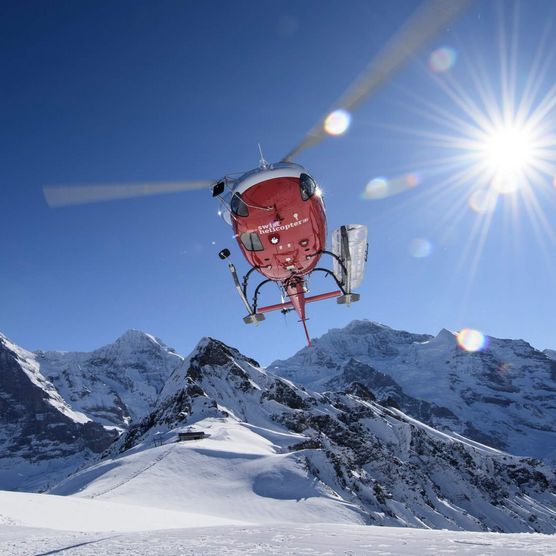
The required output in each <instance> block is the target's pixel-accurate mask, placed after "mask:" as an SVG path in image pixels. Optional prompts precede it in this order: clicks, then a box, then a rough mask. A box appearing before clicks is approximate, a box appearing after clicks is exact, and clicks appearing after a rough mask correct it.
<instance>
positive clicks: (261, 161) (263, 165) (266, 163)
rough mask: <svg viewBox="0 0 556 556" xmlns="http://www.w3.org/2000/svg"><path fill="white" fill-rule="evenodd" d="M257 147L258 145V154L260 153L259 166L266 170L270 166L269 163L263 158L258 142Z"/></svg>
mask: <svg viewBox="0 0 556 556" xmlns="http://www.w3.org/2000/svg"><path fill="white" fill-rule="evenodd" d="M257 145H258V147H259V155H260V157H261V158H260V159H259V168H261V169H263V170H266V169H267V168H270V164H269V163H268V162H267V161H266V160H265V158H264V155H263V149H262V147H261V144H260V143H257Z"/></svg>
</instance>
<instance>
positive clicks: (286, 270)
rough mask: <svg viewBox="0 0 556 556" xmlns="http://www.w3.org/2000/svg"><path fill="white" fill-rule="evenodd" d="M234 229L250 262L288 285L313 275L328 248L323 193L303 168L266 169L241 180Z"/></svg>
mask: <svg viewBox="0 0 556 556" xmlns="http://www.w3.org/2000/svg"><path fill="white" fill-rule="evenodd" d="M231 208H232V226H233V229H234V236H235V238H236V239H237V241H238V244H239V247H240V249H241V251H242V253H243V255H244V256H245V258H246V259H247V261H248V262H249V264H250V265H251V266H253V267H255V268H256V269H257V270H258V271H259V272H260V273H261V274H263V275H264V276H265V277H266V278H268V279H270V280H275V281H278V282H282V283H283V284H287V283H288V282H289V281H291V280H292V279H293V280H295V278H297V277H302V276H305V275H307V274H309V273H310V272H311V271H312V270H313V269H314V268H315V266H316V265H317V263H318V260H319V258H320V256H321V252H322V250H323V249H325V243H326V214H325V210H324V202H323V200H322V195H321V192H320V189H319V188H318V186H317V184H316V182H315V181H314V180H313V178H312V177H311V176H310V175H309V174H308V173H307V172H306V170H305V169H304V168H303V167H301V166H299V165H297V164H280V165H277V167H269V168H261V169H258V170H255V171H252V172H249V173H248V174H245V176H244V177H242V178H240V180H238V182H237V183H236V184H235V187H234V189H233V196H232V200H231Z"/></svg>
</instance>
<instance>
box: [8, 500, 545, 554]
mask: <svg viewBox="0 0 556 556" xmlns="http://www.w3.org/2000/svg"><path fill="white" fill-rule="evenodd" d="M87 503H88V504H90V503H91V502H90V501H88V502H87ZM115 506H116V504H113V507H114V509H115ZM122 508H124V509H125V510H127V508H125V507H124V506H122ZM58 515H59V519H60V523H63V522H64V520H65V518H66V515H67V514H65V513H59V514H58ZM113 516H114V514H113V513H111V514H107V517H109V518H110V517H113ZM86 530H87V529H86ZM100 531H101V532H97V533H87V532H82V533H78V532H67V531H63V530H59V529H34V528H30V527H22V526H15V527H14V526H2V525H0V553H2V555H3V556H38V555H43V556H46V555H47V554H66V553H67V554H71V555H72V556H114V555H115V554H130V555H134V556H170V555H172V556H173V555H178V554H179V555H188V556H222V555H223V554H226V555H227V556H244V555H255V554H256V555H259V556H260V555H261V554H264V555H280V556H294V555H295V556H299V555H300V554H303V555H306V556H322V555H325V554H326V555H327V556H356V555H357V556H362V555H365V556H371V555H380V556H387V555H396V556H414V555H415V554H420V555H423V556H426V555H431V556H432V555H434V556H437V555H440V556H442V555H444V556H445V555H453V554H465V555H466V556H485V555H489V556H553V555H554V554H556V545H555V540H554V537H551V536H549V535H539V534H525V533H522V534H513V535H512V534H500V533H469V532H462V531H457V532H456V531H433V530H423V529H421V530H419V529H403V530H400V529H398V528H390V527H365V526H361V525H333V524H326V525H322V524H310V525H302V524H298V525H295V524H279V523H276V524H272V525H264V526H260V525H259V526H253V525H242V526H237V525H236V526H213V527H203V528H187V529H171V530H152V528H151V527H148V526H147V527H146V528H145V530H144V531H143V532H134V533H125V532H123V533H122V532H120V530H118V529H116V530H110V531H107V532H104V530H102V529H100Z"/></svg>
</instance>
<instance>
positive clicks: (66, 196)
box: [43, 0, 470, 346]
mask: <svg viewBox="0 0 556 556" xmlns="http://www.w3.org/2000/svg"><path fill="white" fill-rule="evenodd" d="M469 3H470V0H449V1H447V0H427V1H425V2H424V3H423V4H421V5H420V6H419V7H418V8H417V10H416V11H415V12H414V13H413V14H412V15H411V16H410V18H409V19H408V20H407V21H406V22H405V24H404V25H403V26H402V27H401V28H400V29H399V30H398V31H397V32H396V34H394V36H393V37H392V38H391V39H390V40H389V41H388V42H387V43H386V45H385V46H384V47H383V48H382V50H381V51H380V52H379V53H378V54H377V56H376V57H375V58H374V59H373V60H372V61H371V63H370V64H369V65H368V66H367V68H366V69H365V70H364V72H363V73H362V74H361V76H360V77H359V78H358V79H356V80H355V82H354V83H353V84H352V85H351V86H350V87H348V89H347V90H346V92H345V93H344V94H343V95H342V96H341V97H340V99H339V100H338V101H337V102H336V103H335V104H334V105H333V107H332V109H331V110H330V111H328V112H327V113H326V114H325V115H324V116H323V117H321V118H320V119H319V120H318V121H317V123H316V124H315V125H314V126H313V128H311V130H310V131H309V132H308V133H307V134H306V135H305V136H304V137H303V139H302V140H301V142H300V143H298V144H297V145H296V146H295V147H294V148H293V149H292V150H291V151H290V152H289V153H288V154H287V155H286V156H284V157H283V158H282V159H281V160H280V161H279V162H276V163H268V162H267V161H266V160H265V159H264V156H263V155H262V151H261V149H260V146H259V152H260V161H259V165H258V167H257V168H254V169H252V170H249V171H247V172H245V173H244V174H242V175H241V176H239V177H233V176H224V177H223V178H221V179H218V180H197V181H186V182H175V183H167V182H165V183H158V182H155V183H144V184H127V185H81V186H46V187H44V188H43V191H44V195H45V198H46V201H47V203H48V205H49V206H51V207H59V206H66V205H74V204H83V203H91V202H99V201H108V200H115V199H124V198H131V197H138V196H148V195H158V194H163V193H175V192H181V191H187V190H193V189H200V188H210V190H211V191H212V196H213V197H214V198H216V199H218V200H219V202H220V206H221V208H220V210H219V213H220V214H221V216H223V218H224V219H225V220H226V222H227V223H228V224H231V226H232V227H233V231H234V237H235V238H236V240H237V243H238V245H239V248H240V250H241V253H242V254H243V256H244V258H245V259H246V261H247V262H248V264H249V265H250V267H251V268H250V270H249V271H248V272H247V273H246V274H245V276H243V278H242V280H241V281H240V279H239V276H238V274H237V270H236V267H235V265H234V264H233V263H231V262H230V263H228V269H229V271H230V273H231V276H232V279H233V283H234V286H235V289H236V290H237V293H238V294H239V297H240V299H241V301H242V302H243V305H244V306H245V309H246V310H247V315H246V316H245V317H243V321H244V322H245V323H246V324H257V323H259V322H261V321H263V320H265V314H266V313H269V312H272V311H281V312H282V313H284V314H285V313H287V312H289V311H295V312H296V313H297V315H298V316H299V319H300V322H301V323H302V325H303V328H304V332H305V336H306V339H307V344H308V345H309V346H310V345H311V338H310V335H309V332H308V329H307V316H306V311H305V306H306V304H308V303H313V302H317V301H322V300H325V299H333V298H335V299H336V301H337V303H338V304H344V305H348V306H349V305H350V304H351V303H354V302H356V301H358V300H359V299H360V296H359V294H357V293H355V292H354V291H353V290H354V289H355V288H357V287H358V286H359V285H360V284H361V282H362V280H363V276H364V267H365V262H366V260H367V251H368V244H367V228H366V227H365V226H364V225H361V224H349V225H344V226H340V227H339V228H338V229H336V230H334V231H333V233H332V247H331V249H330V250H328V249H327V248H326V237H327V227H326V211H325V206H324V200H323V195H322V191H321V189H320V188H319V186H318V184H317V182H316V181H315V179H314V178H313V176H312V175H311V174H310V173H309V172H308V171H307V170H306V169H305V168H304V167H303V166H301V165H299V164H297V163H295V162H293V158H294V157H296V156H297V155H298V154H300V153H301V152H302V151H303V150H305V149H307V148H309V147H313V146H315V145H317V144H318V143H320V142H321V141H322V140H323V139H325V138H326V137H327V136H329V135H340V134H341V133H342V132H343V131H345V129H343V128H344V127H347V126H346V125H345V122H349V119H350V117H351V114H352V113H353V112H354V110H355V109H356V108H357V107H358V106H359V105H360V104H361V103H362V102H363V100H365V99H366V98H368V97H369V96H370V95H371V94H372V93H373V92H374V91H376V90H377V89H378V87H380V85H382V84H383V83H385V82H386V81H387V80H389V79H390V78H391V77H392V76H393V75H394V73H395V72H396V71H397V70H398V69H399V68H400V67H401V66H402V65H403V64H404V63H405V62H406V61H407V60H408V59H409V58H410V57H411V56H412V55H413V54H414V53H415V51H416V50H417V49H419V48H420V47H421V46H423V45H424V44H425V43H426V42H427V41H428V40H430V39H431V38H432V37H433V36H434V35H435V34H436V33H437V32H439V31H440V30H441V29H442V28H443V27H444V26H446V25H448V24H450V22H451V21H453V20H454V19H455V18H456V17H457V16H458V15H459V14H460V13H461V12H462V11H463V9H464V8H465V7H466V6H467V5H468V4H469ZM230 254H231V253H230V250H229V249H227V248H226V249H222V250H221V251H220V252H219V256H220V258H221V259H223V260H225V259H227V258H228V257H229V256H230ZM323 255H327V256H330V257H331V258H332V265H333V266H332V269H329V268H324V267H320V266H318V265H319V261H320V260H321V258H322V256H323ZM255 272H257V273H258V274H259V275H262V277H263V280H262V281H261V282H260V283H259V284H258V285H257V286H256V287H255V289H254V293H253V297H252V300H249V298H248V286H249V280H250V278H251V277H252V276H253V274H254V273H255ZM315 272H322V273H324V274H325V275H326V276H330V277H331V278H332V280H333V282H334V283H335V286H336V288H335V289H333V290H331V291H328V292H324V293H320V294H317V295H312V296H307V295H306V294H307V293H309V288H308V277H309V276H310V275H311V274H312V273H315ZM268 283H277V284H278V286H279V289H280V293H281V302H280V303H276V304H274V305H267V306H263V307H260V306H259V294H260V291H261V288H262V287H263V286H264V285H266V284H268Z"/></svg>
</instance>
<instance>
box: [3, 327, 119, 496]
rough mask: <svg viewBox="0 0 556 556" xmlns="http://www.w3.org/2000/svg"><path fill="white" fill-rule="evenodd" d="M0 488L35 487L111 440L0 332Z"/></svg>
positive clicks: (30, 357)
mask: <svg viewBox="0 0 556 556" xmlns="http://www.w3.org/2000/svg"><path fill="white" fill-rule="evenodd" d="M0 424H1V432H0V488H3V489H19V488H24V489H26V488H29V489H37V488H38V489H40V488H43V487H44V486H46V484H48V483H49V482H50V481H51V480H55V479H59V478H60V476H64V474H68V473H69V472H70V471H73V470H74V469H75V467H76V466H78V465H81V464H82V463H83V462H84V461H87V460H88V459H90V458H91V457H93V456H94V454H98V453H100V452H102V451H103V450H105V449H106V448H107V447H108V446H109V445H110V444H112V442H113V441H114V440H115V438H117V436H118V434H117V433H116V432H115V431H112V430H107V429H105V428H104V427H103V426H102V425H100V424H99V423H95V422H93V421H91V420H90V419H89V418H88V417H87V416H85V415H83V414H82V413H79V412H76V411H73V410H72V409H71V408H70V407H69V406H68V405H67V404H66V403H65V401H64V400H63V399H62V397H61V396H60V394H59V393H58V392H57V390H56V389H55V388H54V386H53V385H52V384H51V383H50V382H49V381H48V380H46V379H45V377H44V376H42V375H41V373H40V371H39V365H38V364H37V362H36V360H35V357H34V355H33V354H32V353H29V352H26V351H25V350H22V349H20V348H18V347H17V346H15V345H14V344H12V343H11V342H9V341H8V340H7V338H5V337H3V336H0Z"/></svg>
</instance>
